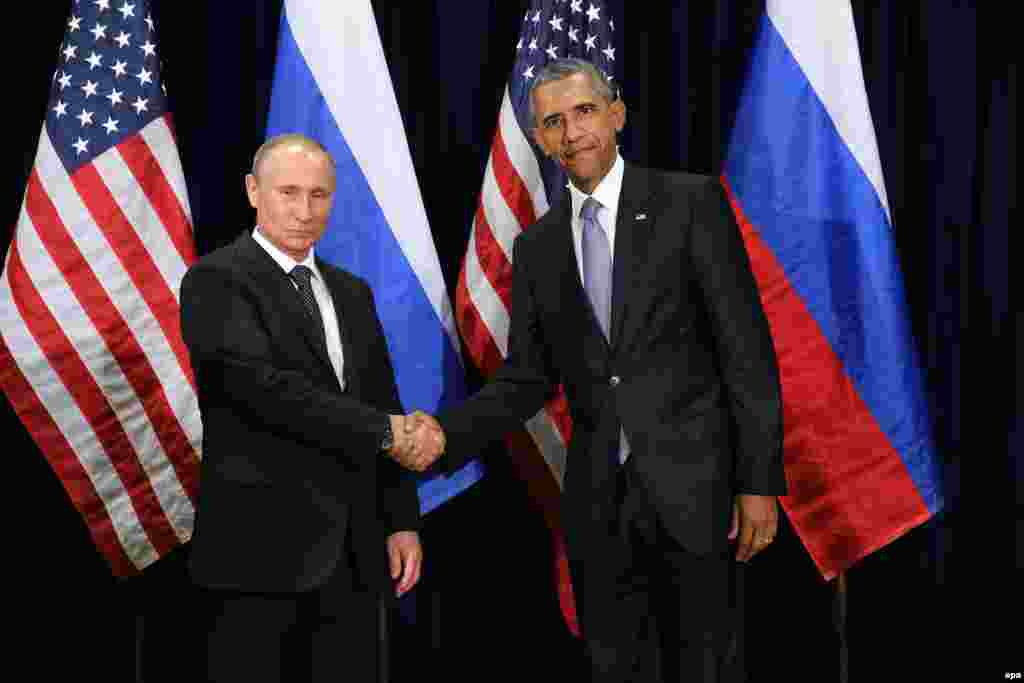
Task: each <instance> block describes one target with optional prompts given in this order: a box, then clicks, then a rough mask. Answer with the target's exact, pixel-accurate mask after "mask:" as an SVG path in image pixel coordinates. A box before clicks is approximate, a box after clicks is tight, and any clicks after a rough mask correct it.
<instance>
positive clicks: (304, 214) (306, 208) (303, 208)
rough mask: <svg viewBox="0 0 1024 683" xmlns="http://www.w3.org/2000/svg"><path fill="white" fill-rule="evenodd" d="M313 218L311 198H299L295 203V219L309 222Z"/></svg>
mask: <svg viewBox="0 0 1024 683" xmlns="http://www.w3.org/2000/svg"><path fill="white" fill-rule="evenodd" d="M312 216H313V200H312V198H311V197H308V196H303V197H299V198H298V199H297V200H296V201H295V217H296V218H298V219H299V220H302V221H308V220H309V219H310V218H311V217H312Z"/></svg>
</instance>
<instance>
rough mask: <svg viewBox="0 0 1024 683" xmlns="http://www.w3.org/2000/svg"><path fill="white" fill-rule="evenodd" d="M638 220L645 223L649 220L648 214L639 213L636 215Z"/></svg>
mask: <svg viewBox="0 0 1024 683" xmlns="http://www.w3.org/2000/svg"><path fill="white" fill-rule="evenodd" d="M636 220H638V221H645V220H647V214H646V213H638V214H637V215H636Z"/></svg>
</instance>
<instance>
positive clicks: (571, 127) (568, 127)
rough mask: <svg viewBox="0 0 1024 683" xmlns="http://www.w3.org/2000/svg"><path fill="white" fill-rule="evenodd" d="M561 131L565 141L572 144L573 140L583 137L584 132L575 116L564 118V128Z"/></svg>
mask: <svg viewBox="0 0 1024 683" xmlns="http://www.w3.org/2000/svg"><path fill="white" fill-rule="evenodd" d="M563 131H564V134H565V139H566V140H567V141H569V142H572V141H573V140H578V139H579V138H580V136H581V135H583V133H584V132H586V131H585V130H584V129H583V126H581V125H580V123H579V121H577V119H576V117H575V116H566V117H565V127H564V129H563Z"/></svg>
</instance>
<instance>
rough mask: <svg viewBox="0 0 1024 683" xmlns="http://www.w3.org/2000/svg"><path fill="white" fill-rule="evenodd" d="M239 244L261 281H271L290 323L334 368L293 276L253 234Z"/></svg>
mask: <svg viewBox="0 0 1024 683" xmlns="http://www.w3.org/2000/svg"><path fill="white" fill-rule="evenodd" d="M239 247H240V249H241V252H242V254H243V256H244V257H245V259H246V261H247V262H248V263H249V267H250V268H251V269H252V271H253V273H255V274H256V275H257V276H258V277H259V278H260V279H261V280H262V281H265V282H268V283H270V294H271V296H273V297H274V298H275V299H276V300H277V302H279V304H280V306H281V308H282V310H283V312H284V315H285V318H286V320H290V321H291V322H290V324H291V325H292V326H293V327H295V328H296V329H298V330H299V332H300V334H301V335H302V337H303V338H304V339H305V341H306V344H307V345H308V346H309V348H310V351H312V352H313V353H314V354H315V355H316V356H317V358H319V359H320V360H321V361H323V362H324V363H326V364H327V367H330V368H332V367H333V366H331V359H330V358H329V357H328V355H327V348H326V347H325V346H324V345H323V343H322V342H321V341H320V338H319V337H318V336H317V334H316V331H315V330H313V323H312V321H310V319H309V314H308V313H306V309H304V308H303V307H302V302H301V301H300V300H299V293H298V292H297V291H296V290H295V285H294V284H292V279H291V277H289V276H288V274H287V273H285V272H284V270H282V269H281V266H279V265H278V264H277V262H276V261H274V259H272V258H271V257H270V254H268V253H267V252H266V251H265V250H264V249H263V247H261V246H260V245H259V244H257V243H256V240H254V239H253V238H252V235H249V234H246V235H243V236H242V238H241V239H240V240H239ZM332 372H333V369H332Z"/></svg>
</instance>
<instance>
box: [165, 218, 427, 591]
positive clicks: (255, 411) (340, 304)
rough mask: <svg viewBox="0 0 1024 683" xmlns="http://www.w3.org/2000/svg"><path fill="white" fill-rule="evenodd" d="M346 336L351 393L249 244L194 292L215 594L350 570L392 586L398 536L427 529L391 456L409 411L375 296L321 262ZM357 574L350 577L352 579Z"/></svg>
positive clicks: (311, 581) (286, 287) (192, 348)
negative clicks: (394, 429) (389, 556)
mask: <svg viewBox="0 0 1024 683" xmlns="http://www.w3.org/2000/svg"><path fill="white" fill-rule="evenodd" d="M317 266H318V267H319V269H320V272H321V273H322V274H323V277H324V280H325V282H326V284H327V287H328V289H329V290H330V292H331V296H332V298H333V299H334V306H335V310H336V312H337V315H338V321H339V323H340V328H341V333H342V334H341V336H342V347H343V352H344V358H345V366H344V373H345V380H346V390H345V392H344V393H343V392H342V391H341V386H340V384H339V382H338V379H337V376H336V374H335V372H334V369H333V367H332V366H331V364H330V360H329V359H328V357H327V353H326V349H325V348H324V347H323V345H322V343H320V342H319V341H318V340H317V337H316V336H315V334H314V331H313V329H312V327H311V325H312V323H311V322H310V321H309V318H308V317H307V315H306V313H305V311H304V309H303V308H302V303H301V301H300V299H299V296H298V294H297V292H296V291H295V288H294V286H293V285H292V283H291V281H290V279H289V277H288V276H287V274H286V273H285V272H284V271H283V270H282V269H281V267H280V266H278V265H277V263H276V262H274V260H273V259H272V258H271V257H270V255H269V254H267V252H266V251H265V250H264V249H263V248H262V247H261V246H260V245H259V244H257V243H256V241H255V240H253V238H252V236H251V235H249V234H244V235H243V236H242V237H240V238H239V239H238V240H237V241H235V242H234V243H232V244H230V245H228V246H226V247H224V248H222V249H219V250H217V251H215V252H213V253H211V254H209V255H207V256H206V257H204V258H202V259H200V260H199V261H198V262H197V263H196V264H195V265H194V266H192V267H191V268H190V269H189V271H188V273H187V274H186V275H185V278H184V280H183V281H182V285H181V322H182V332H183V333H184V337H185V343H186V345H187V346H188V349H189V353H190V355H191V359H192V365H193V368H194V369H195V373H196V381H197V385H198V394H199V408H200V411H201V414H202V419H203V463H202V470H201V479H200V494H199V506H198V511H197V518H196V528H195V535H194V539H193V541H192V549H191V571H192V574H193V577H194V578H195V580H196V581H197V582H198V583H199V584H201V585H205V586H209V587H215V588H231V589H239V590H246V591H260V592H294V591H302V590H307V589H311V588H315V587H317V586H319V585H321V584H322V582H323V581H324V580H325V579H326V578H327V577H328V576H329V575H330V574H331V572H332V571H334V570H335V569H336V567H338V566H339V561H342V560H343V554H342V551H343V545H344V541H345V535H346V532H347V531H348V530H351V533H352V544H353V547H354V550H355V555H356V560H357V561H356V563H355V564H356V566H357V567H358V569H359V575H360V577H361V578H362V579H363V580H364V581H366V582H369V583H371V584H372V585H373V586H374V587H375V588H378V589H383V588H384V587H385V586H386V584H387V581H388V573H387V565H386V561H387V560H386V545H385V541H386V536H387V534H389V533H392V532H394V531H397V530H403V529H409V530H415V529H418V528H419V507H418V502H417V499H416V491H415V488H414V484H413V482H412V481H411V480H409V479H408V478H407V477H404V476H402V475H401V471H400V470H399V468H398V466H397V465H395V464H394V463H393V462H391V461H390V460H389V459H387V458H385V457H383V456H382V455H380V454H379V452H378V448H379V444H380V440H381V437H382V433H383V429H384V426H385V424H386V420H387V417H386V416H387V413H398V412H400V411H401V405H400V403H399V399H398V391H397V389H396V387H395V379H394V373H393V370H392V366H391V361H390V359H389V356H388V350H387V346H386V342H385V339H384V333H383V330H382V329H381V326H380V322H379V320H378V318H377V313H376V308H375V306H374V303H373V297H372V294H371V292H370V289H369V287H368V286H367V285H366V283H365V282H364V281H362V280H360V279H359V278H357V277H355V276H353V275H351V274H349V273H346V272H345V271H342V270H340V269H338V268H335V267H333V266H330V265H328V264H326V263H324V262H322V261H319V260H318V261H317ZM342 568H343V569H344V566H343V567H342Z"/></svg>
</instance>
